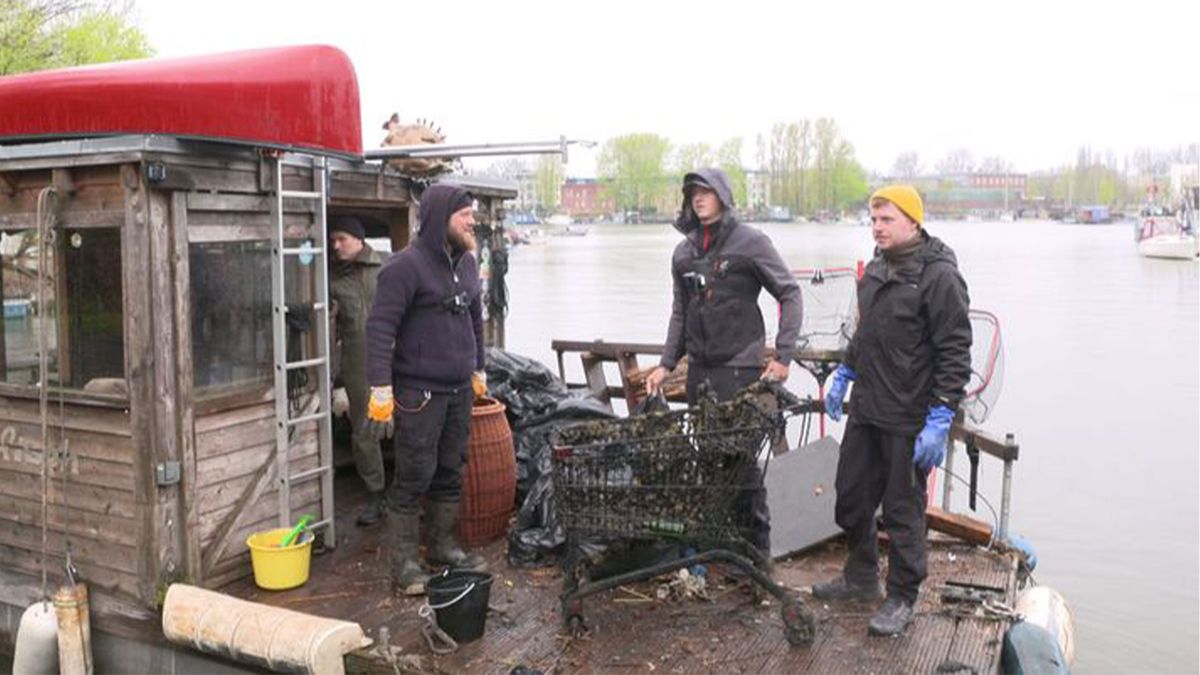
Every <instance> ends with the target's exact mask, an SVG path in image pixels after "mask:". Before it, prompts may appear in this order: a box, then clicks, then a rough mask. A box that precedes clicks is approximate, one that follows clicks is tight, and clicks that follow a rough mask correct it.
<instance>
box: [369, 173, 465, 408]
mask: <svg viewBox="0 0 1200 675" xmlns="http://www.w3.org/2000/svg"><path fill="white" fill-rule="evenodd" d="M466 194H467V192H466V190H465V189H463V188H462V187H460V186H458V185H452V184H447V183H438V184H435V185H431V186H430V187H429V188H428V189H426V190H425V194H424V195H422V197H421V230H420V232H418V233H417V237H416V240H415V241H414V242H413V243H411V244H410V245H409V246H407V247H406V248H405V249H404V250H402V251H400V252H399V253H396V254H395V255H393V256H392V257H391V258H390V259H389V260H388V261H387V263H386V264H384V266H383V269H381V270H380V271H379V282H378V288H377V290H376V293H375V304H374V305H373V306H372V307H371V314H370V316H369V317H368V318H367V379H368V381H369V382H370V384H371V386H373V387H379V386H386V385H389V384H391V385H394V386H395V387H396V388H397V390H398V391H397V392H396V393H397V394H399V390H400V389H418V390H422V391H432V392H441V393H447V392H455V391H458V390H460V389H462V388H464V387H468V386H470V380H471V373H472V372H474V371H476V370H482V369H483V363H484V361H483V355H484V349H483V304H482V301H481V293H480V283H479V266H478V264H477V263H476V262H475V256H473V255H472V254H471V253H472V252H468V251H453V252H451V251H450V250H449V249H448V248H447V241H446V232H447V230H448V227H449V223H450V216H451V215H452V211H451V208H452V205H453V204H455V203H456V202H458V201H459V200H461V199H462V197H463V196H465V195H466ZM456 299H457V302H456Z"/></svg>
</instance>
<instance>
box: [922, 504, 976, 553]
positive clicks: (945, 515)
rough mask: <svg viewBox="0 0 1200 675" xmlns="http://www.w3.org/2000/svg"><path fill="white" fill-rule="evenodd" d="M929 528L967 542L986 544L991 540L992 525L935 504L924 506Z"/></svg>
mask: <svg viewBox="0 0 1200 675" xmlns="http://www.w3.org/2000/svg"><path fill="white" fill-rule="evenodd" d="M925 522H926V524H927V525H928V526H929V529H931V530H935V531H937V532H942V533H945V534H948V535H950V536H952V537H957V538H958V539H961V540H963V541H965V542H967V543H969V544H976V545H979V546H986V545H988V544H989V543H991V541H992V526H991V525H988V524H987V523H985V522H983V521H980V520H975V519H974V518H971V517H970V516H965V515H963V514H961V513H950V512H948V511H943V510H942V509H940V508H938V507H936V506H927V507H926V508H925Z"/></svg>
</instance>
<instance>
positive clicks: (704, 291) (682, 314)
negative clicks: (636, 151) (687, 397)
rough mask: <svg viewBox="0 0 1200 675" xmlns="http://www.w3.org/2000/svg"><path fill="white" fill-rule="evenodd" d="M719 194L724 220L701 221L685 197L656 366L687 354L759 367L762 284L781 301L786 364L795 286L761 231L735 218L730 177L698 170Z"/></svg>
mask: <svg viewBox="0 0 1200 675" xmlns="http://www.w3.org/2000/svg"><path fill="white" fill-rule="evenodd" d="M697 178H698V179H700V180H702V181H703V182H704V183H706V184H708V185H709V186H711V187H712V189H713V190H714V191H715V192H716V193H717V197H718V198H719V199H720V200H721V206H722V207H723V208H722V214H721V220H720V221H719V222H717V223H714V224H712V225H704V224H702V223H701V222H700V219H699V218H697V217H696V213H695V212H694V211H693V210H692V204H691V200H690V199H688V197H687V195H686V194H685V195H684V199H683V208H682V210H681V212H680V216H679V219H678V220H677V221H676V222H675V229H677V230H679V232H680V233H682V234H683V235H684V239H683V241H681V242H680V243H679V245H678V246H676V247H675V252H674V253H673V254H672V256H671V279H672V281H673V282H674V302H673V304H672V306H671V321H670V324H669V325H668V327H667V342H666V345H665V347H664V349H663V357H662V360H661V364H662V365H663V366H664V367H665V368H667V369H668V370H674V369H675V366H676V364H677V363H678V362H679V359H680V358H682V357H683V355H684V354H685V353H686V354H687V355H688V360H689V363H693V364H696V365H699V366H708V367H714V366H736V367H752V368H761V367H762V357H763V346H764V342H765V339H766V328H765V326H764V324H763V316H762V312H761V311H759V308H758V296H759V294H760V292H761V291H762V289H763V288H766V289H767V292H768V293H770V294H771V295H772V296H774V297H775V299H776V300H778V301H779V303H780V307H781V312H780V316H779V332H778V335H777V336H776V339H775V349H776V351H777V353H778V356H777V357H776V358H777V360H778V361H779V362H781V363H783V364H785V365H786V364H789V363H791V361H792V358H793V356H794V354H795V351H796V339H797V338H798V337H799V334H800V322H801V319H802V311H803V309H802V305H801V302H802V301H801V296H800V286H799V285H798V284H797V283H796V280H795V279H794V278H793V277H792V274H791V271H790V270H789V269H788V267H787V265H786V264H784V262H783V258H782V257H780V255H779V252H778V251H777V250H775V246H774V245H773V244H772V243H771V240H770V238H768V237H767V235H765V234H763V233H762V232H761V231H759V230H756V229H754V228H751V227H746V226H745V225H742V224H740V223H738V221H737V218H736V217H735V216H734V214H733V195H732V192H731V190H730V188H729V179H728V178H727V177H726V176H725V173H724V172H723V171H721V170H720V169H712V168H709V169H699V170H697V171H695V172H693V173H689V174H687V175H686V176H684V184H685V185H686V184H687V183H688V182H689V181H691V180H694V179H697Z"/></svg>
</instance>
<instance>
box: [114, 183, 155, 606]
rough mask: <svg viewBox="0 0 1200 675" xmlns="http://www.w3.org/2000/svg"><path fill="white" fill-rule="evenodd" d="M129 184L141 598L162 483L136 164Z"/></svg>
mask: <svg viewBox="0 0 1200 675" xmlns="http://www.w3.org/2000/svg"><path fill="white" fill-rule="evenodd" d="M123 174H124V175H123V182H124V184H125V188H126V202H125V203H126V221H125V227H124V229H123V230H122V236H121V267H122V271H123V273H124V274H123V278H122V284H121V286H122V296H123V299H124V304H123V309H124V315H125V379H126V381H127V382H129V425H130V432H131V434H132V436H133V442H134V444H135V447H136V448H137V449H138V457H137V461H136V463H135V466H136V467H137V472H136V475H135V476H134V490H135V493H136V494H137V501H138V504H139V506H140V508H141V512H140V513H139V514H138V518H139V527H140V537H141V547H140V550H139V551H138V553H139V555H138V567H137V573H138V587H139V592H138V597H139V598H141V599H142V600H143V601H145V602H149V601H150V600H151V599H152V598H153V597H154V584H155V582H156V581H157V576H158V565H157V563H156V558H157V543H158V535H159V528H158V520H157V517H158V514H157V511H158V509H157V508H156V505H157V503H158V487H157V486H156V485H155V476H154V465H155V463H156V462H157V461H158V460H157V454H158V447H159V439H158V438H157V437H156V434H155V426H154V341H155V332H154V329H155V326H154V317H153V311H152V309H151V298H150V274H151V270H150V255H149V254H148V251H147V248H148V247H149V244H150V242H149V229H150V223H149V220H150V218H151V215H150V205H149V200H148V193H147V191H146V190H144V189H143V186H142V183H141V176H140V174H139V172H138V171H137V168H136V167H134V166H126V167H123Z"/></svg>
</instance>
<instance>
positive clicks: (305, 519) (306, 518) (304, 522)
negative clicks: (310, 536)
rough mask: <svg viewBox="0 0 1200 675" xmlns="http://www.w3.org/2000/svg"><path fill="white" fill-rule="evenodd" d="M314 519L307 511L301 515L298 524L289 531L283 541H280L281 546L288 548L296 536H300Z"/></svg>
mask: <svg viewBox="0 0 1200 675" xmlns="http://www.w3.org/2000/svg"><path fill="white" fill-rule="evenodd" d="M312 519H313V517H312V516H311V515H309V514H307V513H306V514H304V515H302V516H300V521H299V522H298V523H296V526H295V527H293V528H292V531H291V532H288V533H287V536H286V537H284V538H283V541H281V542H279V548H287V547H288V546H291V545H292V542H294V541H296V538H297V537H299V536H300V533H301V532H303V531H304V528H306V527H308V524H309V523H311V522H312Z"/></svg>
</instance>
